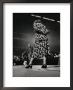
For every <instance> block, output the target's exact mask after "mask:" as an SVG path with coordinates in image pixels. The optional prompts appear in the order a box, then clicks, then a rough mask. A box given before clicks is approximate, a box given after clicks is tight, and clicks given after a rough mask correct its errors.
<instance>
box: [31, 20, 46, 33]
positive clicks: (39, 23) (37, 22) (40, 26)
mask: <svg viewBox="0 0 73 90" xmlns="http://www.w3.org/2000/svg"><path fill="white" fill-rule="evenodd" d="M33 28H34V30H35V31H36V32H40V33H41V34H46V33H47V32H48V30H47V28H46V26H45V25H44V24H43V23H42V21H41V20H39V19H38V20H35V21H34V22H33Z"/></svg>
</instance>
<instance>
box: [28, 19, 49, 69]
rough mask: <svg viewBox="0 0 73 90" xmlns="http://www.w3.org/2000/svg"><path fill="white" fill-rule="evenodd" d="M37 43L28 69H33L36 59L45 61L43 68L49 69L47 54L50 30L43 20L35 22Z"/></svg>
mask: <svg viewBox="0 0 73 90" xmlns="http://www.w3.org/2000/svg"><path fill="white" fill-rule="evenodd" d="M33 28H34V32H35V33H34V37H35V43H34V47H33V52H32V56H31V59H30V62H29V65H28V66H27V67H26V68H32V62H33V60H34V58H37V59H43V65H42V68H47V64H46V54H47V52H48V38H47V34H48V30H47V28H46V26H45V25H44V24H43V23H42V22H41V20H35V21H34V23H33Z"/></svg>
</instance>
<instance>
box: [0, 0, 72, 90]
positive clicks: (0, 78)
mask: <svg viewBox="0 0 73 90" xmlns="http://www.w3.org/2000/svg"><path fill="white" fill-rule="evenodd" d="M12 2H15V3H18V2H21V3H23V2H24V3H28V2H30V3H36V2H38V3H39V2H40V3H42V2H44V3H70V4H71V10H70V11H71V13H70V16H71V18H70V20H71V36H70V39H71V44H70V45H71V49H70V51H71V61H70V67H71V69H70V71H71V74H70V75H71V81H70V82H71V87H55V88H54V87H52V88H50V87H47V88H45V87H35V88H32V87H29V88H28V87H25V88H22V87H20V88H2V87H3V3H12ZM72 34H73V1H72V0H34V1H32V0H0V42H1V43H0V87H1V88H0V89H1V90H37V89H38V90H40V89H42V90H48V89H49V90H54V89H56V90H65V89H66V90H72V79H73V78H72V76H73V73H72V58H73V57H72V56H73V55H72V53H73V50H72V46H73V43H72V41H73V40H72Z"/></svg>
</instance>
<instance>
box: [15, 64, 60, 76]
mask: <svg viewBox="0 0 73 90" xmlns="http://www.w3.org/2000/svg"><path fill="white" fill-rule="evenodd" d="M13 77H60V67H59V66H56V65H48V66H47V68H46V69H43V68H41V65H33V67H32V69H30V68H29V69H26V68H25V67H24V65H17V66H13Z"/></svg>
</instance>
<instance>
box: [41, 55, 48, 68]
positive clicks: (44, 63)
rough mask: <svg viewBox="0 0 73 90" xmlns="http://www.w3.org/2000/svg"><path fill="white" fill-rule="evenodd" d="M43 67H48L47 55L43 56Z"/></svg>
mask: <svg viewBox="0 0 73 90" xmlns="http://www.w3.org/2000/svg"><path fill="white" fill-rule="evenodd" d="M42 68H47V64H46V57H45V56H44V57H43V65H42Z"/></svg>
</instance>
